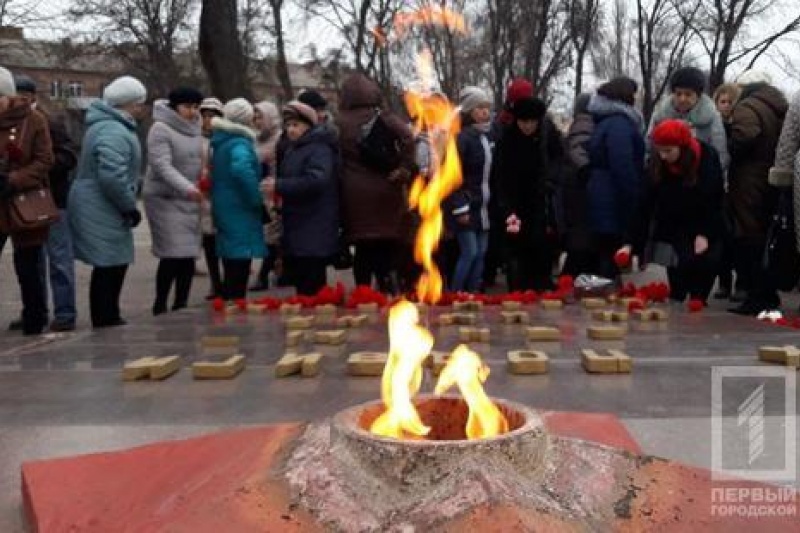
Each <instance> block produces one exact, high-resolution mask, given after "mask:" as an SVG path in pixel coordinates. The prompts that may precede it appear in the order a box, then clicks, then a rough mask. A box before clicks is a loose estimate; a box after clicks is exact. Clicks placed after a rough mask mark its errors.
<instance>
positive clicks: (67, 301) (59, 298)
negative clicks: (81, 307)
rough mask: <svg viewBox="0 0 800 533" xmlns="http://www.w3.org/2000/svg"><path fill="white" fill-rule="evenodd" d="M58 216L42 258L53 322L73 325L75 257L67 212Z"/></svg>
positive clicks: (74, 316) (61, 211)
mask: <svg viewBox="0 0 800 533" xmlns="http://www.w3.org/2000/svg"><path fill="white" fill-rule="evenodd" d="M60 213H61V218H60V219H59V221H58V222H56V223H55V224H53V225H52V226H50V235H49V237H48V238H47V243H46V244H45V246H44V255H45V257H46V261H47V267H48V270H49V274H50V291H51V292H52V295H53V315H54V317H55V321H56V322H58V323H59V324H75V318H76V316H77V311H76V308H75V256H74V254H73V252H72V236H71V234H70V230H69V221H68V220H67V212H66V211H65V210H63V209H62V210H60ZM43 270H44V269H43ZM43 275H44V273H43ZM45 286H46V284H45ZM45 307H46V302H45Z"/></svg>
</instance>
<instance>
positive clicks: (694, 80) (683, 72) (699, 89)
mask: <svg viewBox="0 0 800 533" xmlns="http://www.w3.org/2000/svg"><path fill="white" fill-rule="evenodd" d="M705 88H706V75H705V74H704V73H703V71H702V70H700V69H699V68H697V67H682V68H679V69H678V70H676V71H675V72H673V73H672V77H671V78H670V79H669V89H670V91H673V92H674V91H675V89H690V90H692V91H694V92H696V93H697V94H703V91H704V90H705Z"/></svg>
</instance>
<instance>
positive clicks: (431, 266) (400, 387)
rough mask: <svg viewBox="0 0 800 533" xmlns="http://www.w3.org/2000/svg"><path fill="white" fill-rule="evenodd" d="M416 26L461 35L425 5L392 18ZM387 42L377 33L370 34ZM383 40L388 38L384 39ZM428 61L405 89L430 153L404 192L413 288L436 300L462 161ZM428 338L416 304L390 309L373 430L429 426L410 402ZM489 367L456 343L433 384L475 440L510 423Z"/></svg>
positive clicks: (459, 25)
mask: <svg viewBox="0 0 800 533" xmlns="http://www.w3.org/2000/svg"><path fill="white" fill-rule="evenodd" d="M416 24H427V25H432V24H437V25H444V26H447V27H448V28H450V29H451V30H454V31H459V32H462V33H464V32H465V31H466V25H465V24H464V19H463V17H462V16H461V15H460V14H458V13H455V12H452V11H450V10H447V9H437V8H426V9H423V10H420V11H418V12H414V13H403V14H400V15H398V17H397V18H396V19H395V22H394V27H395V30H396V32H397V34H398V36H401V37H402V35H404V32H405V31H406V30H407V29H409V28H410V27H412V26H413V25H416ZM374 35H375V37H376V39H378V40H379V42H380V41H381V39H384V34H383V33H382V32H378V31H376V32H374ZM383 42H385V41H383ZM432 65H433V61H432V57H431V54H430V51H424V52H423V53H422V54H420V56H419V58H418V64H417V69H418V71H419V75H420V78H421V80H422V84H421V90H420V91H416V92H415V91H408V92H406V94H405V102H406V106H407V108H408V111H409V114H410V115H411V116H412V117H413V118H414V129H415V133H416V134H420V133H423V132H424V133H426V134H427V135H428V139H429V145H430V148H431V154H430V161H431V166H430V168H429V169H428V173H427V175H426V176H417V178H416V180H415V181H414V183H413V184H412V186H411V189H410V191H409V195H408V201H409V205H410V207H411V208H412V209H417V210H418V211H419V214H420V218H421V223H420V228H419V231H418V232H417V237H416V242H415V245H414V259H415V260H416V261H417V263H419V264H420V265H422V267H423V272H424V273H423V274H422V276H421V277H420V279H419V282H418V283H417V297H418V299H419V300H420V301H423V302H428V303H432V304H433V303H436V302H438V301H439V299H440V298H441V295H442V284H443V283H442V276H441V273H440V272H439V270H438V268H437V267H436V263H435V262H434V260H433V254H434V252H435V251H436V249H437V248H438V246H439V240H440V239H441V236H442V231H443V220H444V218H443V214H442V209H441V203H442V201H444V199H445V198H447V197H448V196H449V195H450V194H452V193H453V192H454V191H455V190H456V189H458V187H459V186H460V185H461V162H460V160H459V157H458V149H457V146H456V136H457V135H458V132H459V130H460V128H461V122H460V120H459V115H458V110H457V109H456V108H455V106H453V105H452V104H451V103H450V102H449V101H448V100H447V98H445V97H444V96H442V95H437V94H431V93H429V92H428V91H429V90H430V88H431V87H432V86H433V83H432V80H433V74H434V73H433V66H432ZM433 342H434V341H433V336H432V335H431V334H430V332H429V331H428V330H427V329H425V328H424V327H422V326H420V325H419V311H418V310H417V308H416V306H415V305H413V304H411V303H409V302H407V301H405V300H403V301H401V302H399V303H398V304H396V305H395V306H394V307H392V309H391V310H390V312H389V357H388V360H387V362H386V366H385V368H384V371H383V377H382V381H381V397H382V399H383V403H384V405H385V406H386V410H385V411H384V412H383V413H382V414H381V415H380V416H379V417H378V418H377V419H376V420H375V422H373V424H372V426H371V427H370V431H371V432H372V433H375V434H377V435H382V436H385V437H393V438H397V439H402V438H411V439H419V438H424V437H425V436H426V435H427V434H428V433H429V432H430V428H429V427H428V426H426V425H425V424H424V423H423V422H422V420H421V419H420V416H419V413H418V412H417V410H416V407H415V406H414V404H413V402H412V400H413V398H414V396H415V395H416V394H417V393H418V392H419V389H420V385H421V383H422V364H423V362H424V360H425V359H426V357H427V356H428V354H429V353H430V351H431V348H433ZM488 375H489V367H487V366H486V365H484V364H483V363H482V362H481V360H480V358H479V356H478V355H477V354H476V353H475V352H472V351H470V350H469V349H468V348H467V347H466V346H459V347H458V348H457V349H456V350H455V352H453V354H452V356H451V357H450V358H449V360H448V363H447V364H446V366H445V368H444V370H443V371H442V374H441V376H440V378H439V381H438V383H437V384H436V393H437V394H441V393H443V392H444V391H446V390H447V389H449V388H450V387H452V386H454V385H455V386H457V387H458V388H459V390H460V391H461V394H462V396H463V397H464V400H465V401H466V403H467V406H468V407H469V418H468V421H467V427H466V434H467V437H468V438H469V439H479V438H484V437H491V436H495V435H499V434H502V433H504V432H506V431H508V422H507V421H506V419H505V417H504V416H503V414H502V413H501V412H500V410H499V409H498V408H497V406H496V405H494V403H492V401H491V400H490V399H489V397H488V396H487V395H486V392H485V391H484V390H483V386H482V384H483V382H484V381H485V380H486V378H487V377H488Z"/></svg>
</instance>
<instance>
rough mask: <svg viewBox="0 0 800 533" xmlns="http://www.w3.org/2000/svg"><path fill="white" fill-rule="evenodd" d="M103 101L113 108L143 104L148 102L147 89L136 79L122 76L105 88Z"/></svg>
mask: <svg viewBox="0 0 800 533" xmlns="http://www.w3.org/2000/svg"><path fill="white" fill-rule="evenodd" d="M103 100H105V101H106V103H107V104H108V105H110V106H111V107H123V106H126V105H129V104H143V103H144V102H145V101H146V100H147V89H145V87H144V85H142V82H140V81H139V80H137V79H136V78H133V77H131V76H122V77H120V78H117V79H115V80H114V81H112V82H111V83H110V84H109V85H108V86H107V87H106V88H105V90H104V91H103Z"/></svg>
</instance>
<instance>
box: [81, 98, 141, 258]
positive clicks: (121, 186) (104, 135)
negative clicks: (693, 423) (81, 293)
mask: <svg viewBox="0 0 800 533" xmlns="http://www.w3.org/2000/svg"><path fill="white" fill-rule="evenodd" d="M86 126H87V127H88V129H87V130H86V134H85V136H84V138H83V147H82V150H81V157H80V161H79V162H78V168H77V170H76V172H75V182H74V183H73V184H72V188H71V190H70V193H69V199H68V201H67V213H68V216H69V224H70V230H71V232H72V241H73V247H74V250H75V257H77V258H78V259H80V260H81V261H83V262H84V263H87V264H89V265H92V266H99V267H106V266H117V265H127V264H130V263H132V262H133V232H132V230H131V227H130V225H129V224H128V222H126V218H125V217H124V216H123V214H124V213H128V212H131V211H133V210H134V209H136V187H137V184H138V181H139V176H140V169H141V164H142V153H141V146H140V144H139V139H138V137H137V136H136V121H135V120H134V118H133V117H131V116H130V115H129V114H127V113H125V112H124V111H121V110H119V109H115V108H113V107H111V106H110V105H108V104H107V103H105V102H104V101H103V100H98V101H96V102H94V103H92V105H90V106H89V109H88V110H87V112H86Z"/></svg>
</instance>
